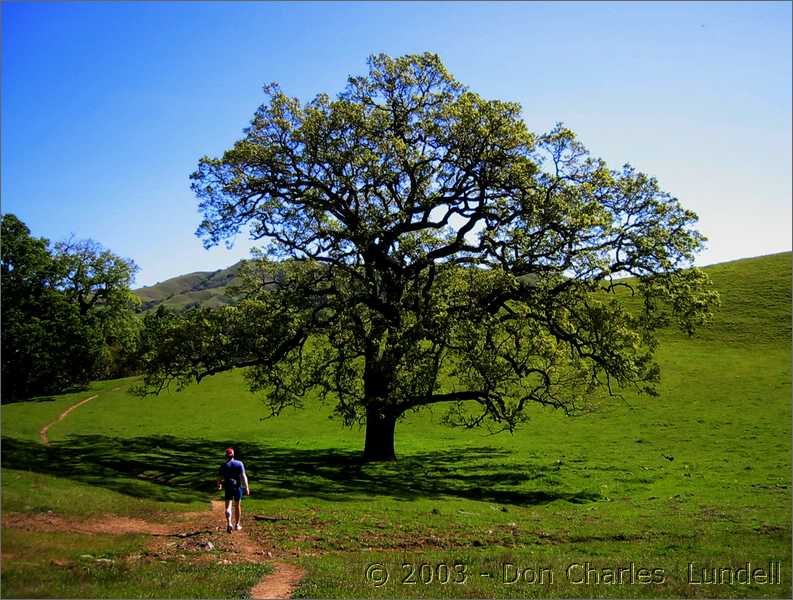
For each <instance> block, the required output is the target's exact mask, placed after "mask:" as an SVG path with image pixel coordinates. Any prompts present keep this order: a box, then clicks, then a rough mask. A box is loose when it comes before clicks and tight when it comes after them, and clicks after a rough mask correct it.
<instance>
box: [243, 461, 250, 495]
mask: <svg viewBox="0 0 793 600" xmlns="http://www.w3.org/2000/svg"><path fill="white" fill-rule="evenodd" d="M242 483H244V484H245V495H246V496H250V495H251V486H250V485H248V474H247V473H246V472H245V467H242Z"/></svg>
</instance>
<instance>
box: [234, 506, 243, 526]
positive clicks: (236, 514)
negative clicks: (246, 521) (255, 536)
mask: <svg viewBox="0 0 793 600" xmlns="http://www.w3.org/2000/svg"><path fill="white" fill-rule="evenodd" d="M241 516H242V502H241V501H240V500H237V499H235V500H234V527H238V526H239V524H240V517H241Z"/></svg>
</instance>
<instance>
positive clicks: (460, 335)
mask: <svg viewBox="0 0 793 600" xmlns="http://www.w3.org/2000/svg"><path fill="white" fill-rule="evenodd" d="M265 94H266V96H267V100H266V102H265V103H264V104H263V105H262V106H260V107H259V109H258V110H257V111H256V113H255V116H254V118H253V120H252V122H251V124H250V127H248V128H247V129H246V130H245V137H244V138H243V139H241V140H240V141H238V142H237V143H235V144H234V146H233V147H232V148H231V149H229V150H228V151H227V152H225V153H224V154H223V156H222V157H220V158H210V157H205V158H202V159H201V161H200V163H199V167H198V170H197V172H195V173H194V174H193V175H192V178H193V180H194V183H193V189H194V191H195V193H196V194H197V195H198V197H199V198H200V200H201V205H200V207H201V210H202V212H203V217H204V218H203V221H202V223H201V225H200V227H199V229H198V232H197V233H198V235H200V236H201V237H202V238H203V239H204V241H205V244H206V245H207V246H212V245H215V244H218V243H220V242H222V241H226V242H227V243H228V242H229V241H231V240H233V239H234V237H235V236H237V235H238V234H239V233H241V232H243V231H245V230H247V231H249V233H250V235H251V236H252V238H253V239H257V240H262V242H263V243H264V246H263V249H262V255H261V256H260V258H259V260H256V261H253V262H251V263H250V264H249V265H248V267H247V269H246V272H245V277H244V278H245V282H244V284H243V285H242V286H241V289H240V293H241V297H242V300H241V301H240V302H239V304H238V305H236V306H234V307H227V308H224V309H220V310H197V311H193V312H190V313H186V314H182V315H176V314H169V313H166V312H164V311H160V312H159V313H158V314H155V315H152V316H150V317H149V318H148V326H147V333H146V336H147V340H146V343H145V344H144V346H145V347H146V348H147V353H146V361H147V369H148V374H147V376H146V386H147V388H146V389H148V390H149V391H152V390H154V391H157V390H160V389H162V388H163V387H164V386H166V385H168V384H169V383H170V382H171V381H174V380H175V381H177V382H178V384H179V385H184V384H186V383H188V382H190V381H200V380H201V379H202V378H203V377H205V376H207V375H210V374H213V373H217V372H220V371H224V370H227V369H232V368H235V367H240V366H244V367H248V370H247V376H248V379H249V382H250V385H251V388H252V389H253V390H263V391H265V392H266V394H265V397H266V402H267V403H268V404H269V406H270V408H271V409H272V412H273V413H274V414H277V413H278V412H280V410H281V409H283V408H284V407H286V406H290V405H301V404H302V401H303V399H304V398H306V396H307V394H308V393H309V392H310V391H312V390H319V391H320V394H321V396H322V397H324V398H327V399H331V400H332V401H333V402H334V403H335V406H336V411H337V412H338V413H339V414H340V415H341V416H342V417H343V418H344V419H345V421H346V422H347V423H348V424H352V423H355V422H361V423H365V424H366V441H365V448H364V457H365V458H366V459H369V460H393V459H394V458H395V452H394V428H395V424H396V422H397V420H398V419H399V418H400V417H401V416H402V415H404V414H405V413H406V411H410V410H412V409H420V408H421V407H425V406H427V405H431V404H439V403H443V404H444V405H445V406H447V407H448V409H449V410H448V411H446V420H447V421H448V422H449V423H452V424H458V425H467V426H474V425H477V424H480V423H482V422H489V423H495V424H496V425H497V426H500V427H506V428H508V429H510V430H512V429H513V428H514V427H515V426H516V425H518V424H519V423H520V422H521V421H522V420H524V419H525V418H526V412H527V411H526V409H527V407H528V406H530V405H532V404H533V403H540V404H543V405H547V406H552V407H557V408H560V409H563V410H564V411H566V412H569V413H573V412H577V411H580V410H585V409H586V408H587V407H588V406H590V405H591V404H592V403H593V401H594V400H595V399H596V398H597V397H598V394H600V393H612V392H615V391H616V390H617V388H622V387H626V386H632V387H636V388H638V389H640V390H644V391H649V392H653V390H654V385H655V384H656V383H657V381H658V376H659V372H658V367H657V365H656V364H655V362H654V361H653V358H652V353H653V349H654V348H655V344H656V342H655V339H654V337H653V331H655V330H656V329H658V328H659V327H662V326H666V325H667V324H668V323H669V322H670V320H676V321H677V322H678V323H679V325H680V326H682V327H683V328H684V329H686V330H688V331H693V328H694V327H695V326H696V325H698V324H700V323H702V322H703V321H704V320H706V319H707V317H708V314H709V311H710V307H711V306H712V305H713V304H714V302H715V301H716V295H715V293H714V292H712V291H710V289H709V286H708V281H707V278H706V276H705V275H704V274H703V273H702V272H700V271H698V270H696V269H691V268H688V267H690V265H691V261H692V260H693V257H694V254H695V252H696V251H697V250H699V249H700V248H701V246H702V243H703V239H704V238H703V237H702V236H701V235H700V234H699V233H698V232H697V231H696V230H695V229H694V228H693V225H694V223H695V221H696V215H694V214H693V213H692V212H691V211H689V210H686V209H684V208H683V207H682V206H681V205H680V204H679V203H678V201H677V200H676V199H675V198H673V197H671V196H670V195H669V194H667V193H666V192H664V191H662V189H661V188H660V187H659V184H658V182H657V181H656V180H655V179H654V178H652V177H648V176H647V175H645V174H643V173H640V172H638V171H636V170H634V169H633V168H631V167H630V166H628V165H626V166H624V167H623V168H621V169H619V170H612V169H609V168H608V167H607V166H606V165H605V164H604V162H603V161H602V160H597V159H594V158H591V157H590V156H589V154H588V152H587V151H586V149H585V148H584V147H583V146H582V145H581V144H580V143H579V142H578V141H577V140H576V137H575V135H574V134H573V133H572V132H571V131H570V130H568V129H566V128H564V127H562V126H561V125H560V126H557V127H556V128H554V129H553V130H552V131H550V132H549V133H546V134H543V135H535V134H533V133H531V132H530V131H529V130H528V129H527V127H526V125H525V123H524V121H523V120H522V117H521V108H520V106H519V105H518V104H517V103H514V102H503V101H498V100H486V99H484V98H482V97H481V96H479V95H478V94H476V93H474V92H472V91H470V90H468V89H467V88H466V87H464V86H463V85H461V84H460V83H459V82H458V81H456V80H455V79H454V78H453V77H452V76H451V75H450V74H449V73H448V72H447V70H446V69H445V68H444V66H443V64H442V63H441V61H440V60H439V58H438V57H437V56H436V55H434V54H423V55H419V56H416V55H413V56H404V57H400V58H391V57H389V56H386V55H378V56H373V57H371V58H370V60H369V72H368V74H366V75H364V76H360V77H351V78H350V79H349V81H348V84H347V87H346V88H345V89H344V91H343V92H341V93H340V94H338V96H337V97H335V98H331V97H329V96H327V95H324V94H321V95H319V96H317V97H316V98H315V99H314V100H312V101H311V102H308V103H306V104H302V103H301V102H300V101H298V100H297V99H295V98H290V97H289V96H287V95H285V94H284V93H283V92H282V91H281V90H280V88H279V87H278V86H277V85H275V84H273V85H269V86H267V87H265ZM623 287H625V288H627V289H629V290H630V291H631V292H632V293H633V294H634V295H635V296H638V297H639V298H640V299H641V300H642V302H641V303H640V304H641V308H640V309H636V310H633V311H628V310H626V308H625V306H624V303H623V302H621V300H620V299H619V298H618V297H617V294H616V293H615V292H616V290H618V289H621V288H623Z"/></svg>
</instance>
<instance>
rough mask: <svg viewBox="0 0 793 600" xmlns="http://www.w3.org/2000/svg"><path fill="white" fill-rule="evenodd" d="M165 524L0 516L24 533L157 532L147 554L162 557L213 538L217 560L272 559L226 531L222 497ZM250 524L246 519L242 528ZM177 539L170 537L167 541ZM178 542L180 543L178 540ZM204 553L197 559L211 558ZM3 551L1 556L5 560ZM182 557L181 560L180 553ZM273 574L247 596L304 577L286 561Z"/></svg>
mask: <svg viewBox="0 0 793 600" xmlns="http://www.w3.org/2000/svg"><path fill="white" fill-rule="evenodd" d="M170 518H171V521H170V522H169V523H155V522H151V521H147V520H145V519H136V518H131V517H122V516H118V515H102V516H100V517H97V518H94V519H90V520H83V521H80V520H73V519H67V518H66V517H63V516H61V515H58V514H55V513H6V514H4V515H3V518H2V525H3V527H10V528H13V529H21V530H22V531H36V532H50V531H70V532H75V533H90V534H94V533H99V534H111V535H123V534H131V533H132V534H146V535H151V536H155V537H154V538H153V540H152V544H150V550H151V552H150V554H154V555H155V556H159V557H160V558H166V557H168V556H171V558H173V556H174V555H179V553H181V552H184V551H188V550H191V551H194V550H197V549H206V548H207V546H208V542H209V541H212V543H213V545H214V547H216V548H217V549H218V550H221V552H222V555H221V556H223V557H224V558H223V559H222V561H221V562H224V563H226V564H228V563H229V562H236V561H244V562H255V563H260V562H265V561H266V560H267V558H270V557H272V552H269V551H268V550H267V549H265V548H264V547H263V546H261V545H260V544H259V543H258V542H256V541H255V540H254V539H253V538H251V537H250V536H249V535H248V533H247V532H246V531H245V529H243V530H242V531H234V532H232V533H231V534H227V533H226V528H225V526H224V523H225V520H226V519H225V515H224V504H223V502H222V501H220V500H213V501H212V508H211V511H209V512H207V511H204V512H192V513H182V514H175V515H171V516H170ZM249 524H252V522H246V527H247V526H248V525H249ZM169 539H170V540H175V541H170V542H169V541H168V540H169ZM179 540H181V541H179ZM210 556H211V555H209V554H206V555H204V556H202V557H198V560H201V561H203V560H206V559H209V558H210ZM8 557H9V555H5V556H4V557H3V558H6V559H7V558H8ZM181 558H185V556H184V554H182V555H181ZM271 566H272V567H273V568H274V572H273V573H270V574H269V575H267V576H265V577H263V578H262V579H261V580H260V581H259V582H258V583H256V585H254V586H253V588H252V589H251V597H252V598H256V599H263V598H268V599H269V598H290V597H291V594H292V592H293V591H294V589H295V588H296V587H297V584H298V583H299V582H300V580H301V579H302V578H303V576H304V575H305V573H304V571H303V570H302V569H301V568H300V567H297V566H296V565H292V564H289V563H285V562H272V563H271Z"/></svg>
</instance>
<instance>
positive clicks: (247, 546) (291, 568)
mask: <svg viewBox="0 0 793 600" xmlns="http://www.w3.org/2000/svg"><path fill="white" fill-rule="evenodd" d="M224 511H225V505H224V503H223V502H222V501H220V500H213V501H212V514H213V516H215V518H216V519H219V520H221V521H225V519H226V517H225V512H224ZM241 534H243V535H241ZM231 538H232V542H233V543H235V545H236V548H235V549H236V550H237V552H239V554H240V555H241V556H242V557H244V558H246V559H248V560H251V561H252V562H259V560H261V558H262V555H266V554H267V551H266V550H265V549H264V548H262V546H260V545H259V544H258V543H256V542H255V541H254V540H252V539H251V538H250V536H248V535H247V534H245V530H243V531H241V532H234V533H233V534H232V535H231ZM272 567H273V568H274V569H275V570H274V571H273V572H272V573H270V574H269V575H267V576H265V577H263V578H262V579H261V580H260V581H259V582H258V583H257V584H256V585H254V586H253V588H251V598H253V599H254V600H256V599H268V598H291V597H292V592H293V591H294V589H295V588H296V587H297V584H298V583H299V582H300V580H301V579H303V576H304V575H305V572H304V571H303V569H301V568H300V567H298V566H296V565H292V564H289V563H284V562H274V563H272Z"/></svg>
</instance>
